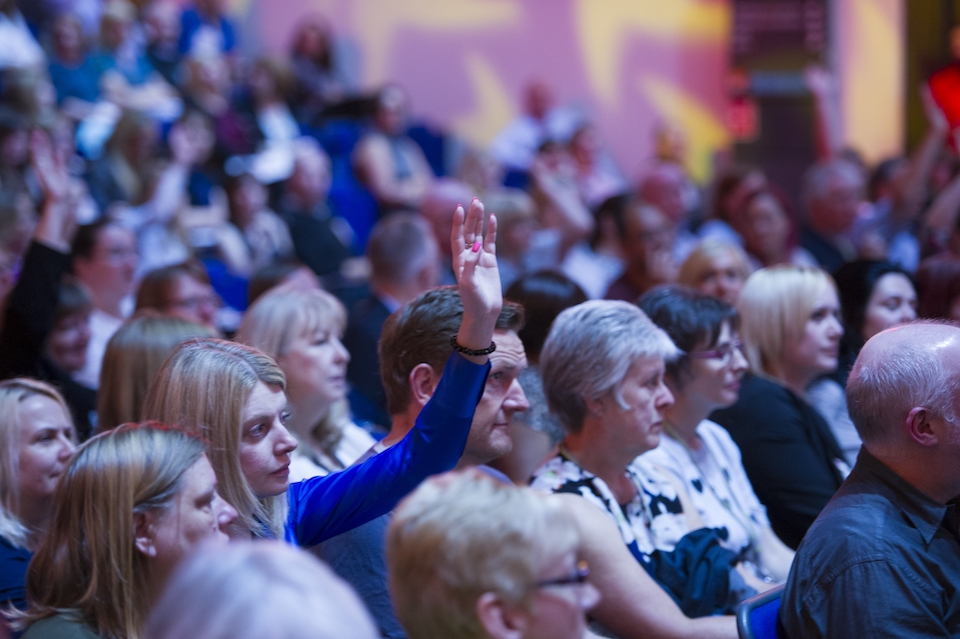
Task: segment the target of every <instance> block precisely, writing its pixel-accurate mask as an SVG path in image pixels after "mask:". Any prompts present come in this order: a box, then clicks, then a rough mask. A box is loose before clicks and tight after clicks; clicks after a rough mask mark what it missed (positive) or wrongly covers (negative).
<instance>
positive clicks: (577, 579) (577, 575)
mask: <svg viewBox="0 0 960 639" xmlns="http://www.w3.org/2000/svg"><path fill="white" fill-rule="evenodd" d="M589 576H590V567H589V566H587V562H586V561H583V560H580V561H578V562H577V567H576V568H574V569H573V571H572V572H571V573H570V574H569V575H566V576H563V577H557V578H555V579H544V580H543V581H538V582H537V583H535V584H533V586H534V588H549V587H550V586H581V585H583V584H585V583H587V577H589Z"/></svg>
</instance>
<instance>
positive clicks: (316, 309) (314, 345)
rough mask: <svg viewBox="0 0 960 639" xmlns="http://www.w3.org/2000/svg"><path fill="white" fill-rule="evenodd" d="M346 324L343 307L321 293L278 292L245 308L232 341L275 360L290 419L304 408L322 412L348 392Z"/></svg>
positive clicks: (348, 354)
mask: <svg viewBox="0 0 960 639" xmlns="http://www.w3.org/2000/svg"><path fill="white" fill-rule="evenodd" d="M346 324H347V312H346V310H345V309H344V307H343V304H341V303H340V300H338V299H337V298H335V297H334V296H333V295H331V294H330V293H327V292H326V291H322V290H314V291H309V292H297V291H277V292H271V293H267V294H266V295H264V296H263V297H261V298H260V299H258V300H257V303H256V304H254V305H253V306H251V307H250V308H249V309H248V310H247V312H246V314H245V315H244V317H243V321H242V322H241V323H240V328H239V329H238V330H237V335H236V341H238V342H240V343H242V344H249V345H250V346H253V347H255V348H258V349H260V350H261V351H263V352H264V353H266V354H267V355H269V356H270V357H272V358H273V359H274V360H276V362H277V365H278V366H279V367H280V370H281V371H283V374H284V376H285V377H286V380H287V386H286V393H287V398H288V399H289V400H290V404H291V405H292V406H293V410H294V416H295V417H296V413H297V412H298V411H299V410H306V409H307V406H309V405H320V406H321V407H322V410H321V411H319V412H320V413H321V414H322V413H326V412H327V411H328V410H329V408H330V407H331V406H332V405H333V404H334V403H336V402H342V401H343V400H344V399H345V397H346V394H347V380H346V374H347V363H348V362H349V361H350V353H348V352H347V349H346V348H345V347H344V346H343V343H342V342H341V341H340V340H341V338H342V337H343V331H344V329H345V328H346ZM311 412H313V411H311Z"/></svg>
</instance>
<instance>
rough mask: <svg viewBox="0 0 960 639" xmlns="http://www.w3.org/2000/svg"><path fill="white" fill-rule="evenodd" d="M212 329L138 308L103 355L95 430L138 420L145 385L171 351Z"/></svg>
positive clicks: (112, 339)
mask: <svg viewBox="0 0 960 639" xmlns="http://www.w3.org/2000/svg"><path fill="white" fill-rule="evenodd" d="M214 336H215V332H214V331H213V329H211V328H209V327H207V326H204V325H202V324H196V323H194V322H188V321H187V320H183V319H179V318H176V317H165V316H162V315H160V314H159V313H158V312H157V311H151V310H145V311H140V312H139V313H138V314H137V316H136V317H134V318H132V319H130V320H128V321H127V322H126V323H125V324H124V325H123V326H121V327H120V330H118V331H117V332H116V333H114V334H113V337H111V338H110V341H109V342H107V350H106V352H105V353H104V355H103V367H102V368H101V369H100V390H99V392H98V393H97V432H99V433H102V432H104V431H108V430H110V429H111V428H116V427H117V426H119V425H120V424H125V423H127V422H136V421H140V417H141V415H140V413H141V412H142V410H143V400H144V398H145V397H146V396H147V387H149V386H150V382H151V380H153V377H154V375H156V374H157V370H158V369H159V368H160V365H161V364H163V361H164V360H165V359H167V357H168V356H169V355H170V353H172V352H173V349H175V348H176V347H177V346H179V345H180V344H182V343H183V342H185V341H187V340H189V339H194V338H198V337H214Z"/></svg>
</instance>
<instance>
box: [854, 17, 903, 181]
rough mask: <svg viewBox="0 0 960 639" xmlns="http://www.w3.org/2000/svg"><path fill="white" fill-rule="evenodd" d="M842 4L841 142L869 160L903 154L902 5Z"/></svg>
mask: <svg viewBox="0 0 960 639" xmlns="http://www.w3.org/2000/svg"><path fill="white" fill-rule="evenodd" d="M843 4H846V5H847V6H846V7H845V8H846V11H843V12H842V16H843V17H842V18H841V25H840V27H841V29H840V32H841V33H843V34H844V38H843V40H842V41H841V42H840V43H839V46H840V47H841V49H840V60H841V61H842V62H841V65H842V69H841V73H840V77H841V81H842V95H843V109H842V112H843V116H842V117H843V124H844V127H843V128H844V131H845V132H846V134H845V138H846V139H845V143H846V144H848V145H850V146H852V147H853V148H855V149H857V150H858V151H860V152H861V153H862V154H863V156H864V159H866V160H867V162H869V163H873V162H877V161H879V160H882V159H884V158H887V157H890V156H892V155H898V154H900V153H902V152H903V108H904V107H903V91H904V86H903V75H904V70H903V59H904V45H903V39H902V35H901V33H902V25H903V5H902V2H901V0H844V1H843ZM906 90H908V91H916V90H917V89H916V87H906Z"/></svg>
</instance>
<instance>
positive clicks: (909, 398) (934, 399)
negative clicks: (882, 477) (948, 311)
mask: <svg viewBox="0 0 960 639" xmlns="http://www.w3.org/2000/svg"><path fill="white" fill-rule="evenodd" d="M958 393H960V326H958V325H957V324H956V323H954V322H950V323H946V322H944V323H933V322H917V323H912V324H904V325H901V326H897V327H894V328H891V329H888V330H886V331H882V332H880V333H878V334H877V335H875V336H873V337H872V338H870V339H869V340H867V343H866V344H865V345H864V347H863V349H862V350H861V351H860V355H859V356H858V357H857V361H856V363H855V364H854V366H853V370H852V371H851V372H850V378H849V380H848V382H847V407H848V409H849V411H850V419H851V420H853V423H854V425H856V427H857V432H858V433H859V434H860V438H861V439H862V440H863V445H864V446H865V447H866V448H867V450H869V451H870V452H871V453H873V454H875V455H877V456H880V457H881V458H886V459H893V460H897V462H896V463H898V464H902V463H909V461H910V460H911V459H919V460H920V462H921V467H920V468H914V469H913V470H912V474H913V475H914V477H917V476H919V477H922V478H923V480H922V481H923V482H924V483H925V484H927V485H929V486H932V487H936V486H937V484H938V483H940V484H941V486H940V488H943V482H944V481H945V480H946V484H947V486H946V491H945V494H940V495H934V494H931V493H930V492H928V494H930V496H932V497H934V498H935V499H939V500H941V501H946V500H948V499H950V498H952V497H954V496H955V495H956V494H957V489H958V486H960V471H958V467H957V461H956V460H957V452H958V448H960V421H958V418H960V414H958V408H960V401H958V399H960V398H958ZM916 453H921V455H920V457H917V456H916ZM924 453H926V454H924ZM945 470H946V472H947V476H946V477H940V476H938V475H939V474H940V473H942V472H944V471H945ZM951 476H952V481H951Z"/></svg>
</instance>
